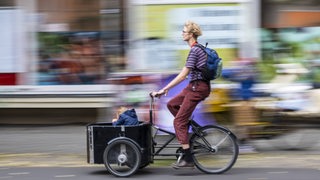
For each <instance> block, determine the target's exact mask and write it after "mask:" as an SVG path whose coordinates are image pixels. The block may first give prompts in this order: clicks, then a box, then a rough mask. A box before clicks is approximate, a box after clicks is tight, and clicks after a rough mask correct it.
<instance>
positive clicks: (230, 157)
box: [190, 125, 239, 174]
mask: <svg viewBox="0 0 320 180" xmlns="http://www.w3.org/2000/svg"><path fill="white" fill-rule="evenodd" d="M199 132H200V135H198V134H193V135H192V137H191V139H190V144H191V151H192V154H193V160H194V163H195V165H196V167H197V168H198V169H199V170H201V171H203V172H205V173H210V174H220V173H223V172H225V171H227V170H229V169H230V168H231V167H232V166H233V165H234V163H235V162H236V160H237V158H238V154H239V149H238V144H237V142H236V138H235V136H234V135H233V134H232V133H231V132H230V131H229V130H227V129H225V128H223V127H219V126H212V125H210V126H204V127H202V128H201V129H200V130H199Z"/></svg>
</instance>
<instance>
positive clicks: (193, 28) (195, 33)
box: [184, 21, 202, 39]
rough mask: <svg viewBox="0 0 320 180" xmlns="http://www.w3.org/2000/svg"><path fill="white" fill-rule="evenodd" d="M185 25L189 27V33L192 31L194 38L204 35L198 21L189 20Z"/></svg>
mask: <svg viewBox="0 0 320 180" xmlns="http://www.w3.org/2000/svg"><path fill="white" fill-rule="evenodd" d="M184 27H186V28H187V31H188V32H189V33H192V34H193V36H194V38H196V39H197V38H198V37H199V36H201V35H202V31H201V28H200V26H199V25H198V24H197V23H195V22H193V21H187V22H186V23H185V24H184Z"/></svg>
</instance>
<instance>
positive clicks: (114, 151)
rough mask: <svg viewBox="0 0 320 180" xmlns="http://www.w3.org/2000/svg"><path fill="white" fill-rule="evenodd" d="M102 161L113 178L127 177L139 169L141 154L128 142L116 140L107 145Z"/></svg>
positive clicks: (126, 140) (135, 146)
mask: <svg viewBox="0 0 320 180" xmlns="http://www.w3.org/2000/svg"><path fill="white" fill-rule="evenodd" d="M103 161H104V165H105V167H106V169H107V170H108V171H109V172H110V173H111V174H113V175H114V176H117V177H128V176H131V175H132V174H134V173H135V172H136V171H137V170H138V169H139V167H140V163H141V153H140V151H139V148H138V147H137V145H135V144H134V143H132V142H131V141H130V140H128V139H118V140H115V141H113V142H111V143H110V144H108V146H107V147H106V149H105V151H104V153H103Z"/></svg>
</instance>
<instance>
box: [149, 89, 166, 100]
mask: <svg viewBox="0 0 320 180" xmlns="http://www.w3.org/2000/svg"><path fill="white" fill-rule="evenodd" d="M167 94H168V90H167V89H160V90H159V91H157V92H152V93H151V96H153V97H158V98H160V97H161V96H162V95H165V96H166V95H167Z"/></svg>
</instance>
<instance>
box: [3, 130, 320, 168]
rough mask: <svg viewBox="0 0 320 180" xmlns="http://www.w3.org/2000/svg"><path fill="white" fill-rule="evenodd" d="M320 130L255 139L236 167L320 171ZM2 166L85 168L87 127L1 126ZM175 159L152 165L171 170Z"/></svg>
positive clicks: (156, 161)
mask: <svg viewBox="0 0 320 180" xmlns="http://www.w3.org/2000/svg"><path fill="white" fill-rule="evenodd" d="M319 134H320V129H301V130H299V131H296V132H292V133H291V134H286V135H284V136H280V137H277V138H274V139H258V140H252V141H251V142H250V144H251V145H252V146H253V147H254V148H255V149H256V151H255V152H250V153H249V152H242V153H241V154H240V155H239V157H238V160H237V162H236V164H235V166H234V167H240V168H246V167H254V168H277V167H279V168H283V167H286V168H310V169H317V170H320V139H319V138H318V137H319ZM0 137H1V138H0V167H86V166H103V165H92V164H88V163H87V154H86V153H87V152H86V126H85V125H84V124H70V125H24V126H23V125H1V126H0ZM172 162H174V159H156V160H155V161H154V163H153V164H151V165H150V166H157V167H159V166H162V167H168V166H170V164H171V163H172Z"/></svg>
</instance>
